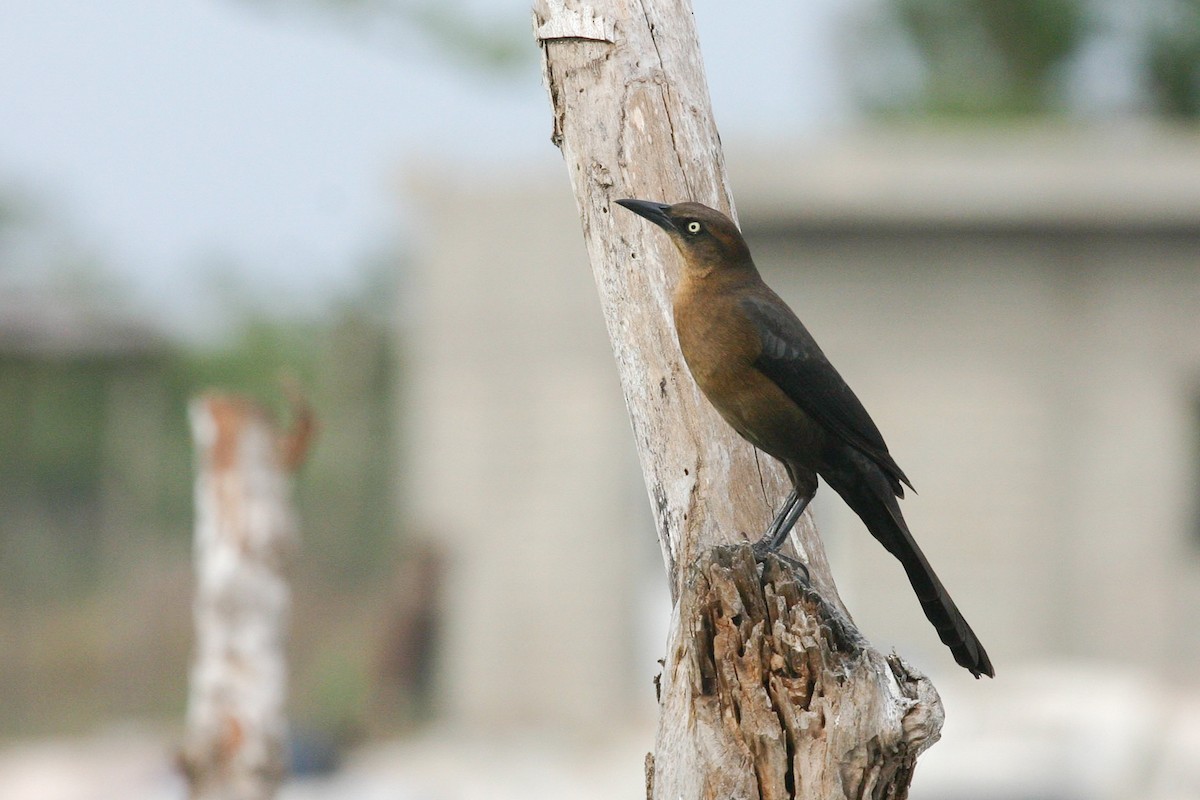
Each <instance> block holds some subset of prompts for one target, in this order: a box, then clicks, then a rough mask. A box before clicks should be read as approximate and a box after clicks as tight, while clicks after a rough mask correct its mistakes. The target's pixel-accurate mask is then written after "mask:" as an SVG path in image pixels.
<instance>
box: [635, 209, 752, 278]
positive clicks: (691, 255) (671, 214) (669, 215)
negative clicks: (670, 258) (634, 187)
mask: <svg viewBox="0 0 1200 800" xmlns="http://www.w3.org/2000/svg"><path fill="white" fill-rule="evenodd" d="M617 203H619V204H620V205H622V206H624V207H625V208H628V209H629V210H630V211H632V212H633V213H635V214H638V215H639V216H642V217H645V218H646V219H648V220H650V221H651V222H653V223H654V224H655V225H657V226H658V227H660V228H662V229H663V230H664V231H666V232H667V235H669V236H670V237H671V241H672V242H673V243H674V244H675V247H676V249H678V250H679V252H680V254H682V255H683V260H684V263H685V264H686V265H687V267H688V268H689V269H699V270H711V269H714V268H715V269H724V268H730V267H747V266H751V265H752V262H751V260H750V249H749V248H748V247H747V246H746V240H745V239H743V238H742V234H741V231H739V230H738V229H737V226H736V225H734V224H733V220H731V219H730V218H729V217H727V216H725V215H724V214H722V213H721V212H720V211H717V210H716V209H712V208H709V207H708V206H705V205H701V204H700V203H676V204H675V205H673V206H672V205H666V204H665V203H656V202H653V201H651V200H618V201H617Z"/></svg>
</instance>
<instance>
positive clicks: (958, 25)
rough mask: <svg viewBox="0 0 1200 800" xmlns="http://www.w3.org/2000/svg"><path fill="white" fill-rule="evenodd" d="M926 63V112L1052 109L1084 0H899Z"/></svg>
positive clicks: (1079, 33)
mask: <svg viewBox="0 0 1200 800" xmlns="http://www.w3.org/2000/svg"><path fill="white" fill-rule="evenodd" d="M896 9H897V11H898V14H899V18H900V21H901V23H902V24H903V26H904V28H905V30H906V31H907V32H908V34H909V35H910V37H911V38H912V41H913V42H914V43H915V44H916V46H917V49H918V51H919V52H920V54H921V59H922V62H923V63H924V65H925V68H926V74H927V78H926V81H925V89H924V98H923V110H924V111H926V112H932V113H940V114H1029V113H1033V112H1038V111H1044V110H1047V109H1050V108H1053V107H1054V105H1055V97H1056V94H1057V91H1056V89H1057V86H1056V84H1057V80H1058V77H1059V73H1060V71H1061V68H1062V65H1063V63H1064V61H1065V60H1066V59H1067V58H1068V57H1069V56H1070V55H1071V54H1072V53H1074V52H1075V51H1076V50H1077V49H1078V47H1079V46H1080V44H1081V42H1082V41H1083V39H1084V35H1085V34H1086V32H1087V31H1086V23H1087V16H1086V12H1085V8H1084V5H1083V3H1081V2H1078V0H896Z"/></svg>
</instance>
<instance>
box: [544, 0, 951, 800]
mask: <svg viewBox="0 0 1200 800" xmlns="http://www.w3.org/2000/svg"><path fill="white" fill-rule="evenodd" d="M534 33H535V36H536V38H537V41H538V44H539V45H540V47H541V49H542V56H543V73H544V79H545V83H546V87H547V89H548V91H549V94H550V101H551V105H552V107H553V112H554V122H553V134H552V138H553V141H554V143H555V144H556V145H557V146H558V147H559V148H560V149H561V151H562V153H563V157H564V159H565V160H566V162H567V169H568V171H569V173H570V178H571V182H572V185H573V187H574V190H575V197H576V201H577V203H578V206H579V213H580V219H581V222H582V225H583V234H584V239H585V240H586V243H587V248H588V254H589V256H590V258H591V263H592V268H593V271H594V272H595V277H596V283H597V286H598V288H599V292H600V302H601V306H602V307H603V310H604V316H605V319H606V321H607V324H608V330H609V335H610V338H611V340H612V345H613V350H614V353H615V356H616V360H617V366H618V369H619V371H620V375H621V382H622V387H623V390H624V394H625V401H626V404H627V406H628V408H629V414H630V417H631V419H632V422H633V429H634V435H635V437H636V440H637V447H638V452H639V456H640V459H641V464H642V470H643V473H644V476H645V480H646V486H647V489H648V491H649V494H650V499H651V502H652V504H653V506H654V510H655V514H656V517H657V523H658V532H659V541H660V543H661V545H662V551H663V557H664V560H665V562H666V565H667V570H668V574H669V578H670V582H671V589H672V595H673V598H674V600H675V610H674V614H673V620H672V625H671V633H670V639H669V641H668V645H667V656H666V662H665V668H664V671H663V678H662V686H661V692H662V694H661V709H660V722H659V731H658V737H657V742H656V744H655V753H654V755H653V757H652V758H651V759H648V770H647V773H648V774H647V777H648V789H649V791H648V795H649V796H650V797H652V798H662V800H679V798H684V800H693V799H696V800H699V799H700V798H721V799H722V800H724V799H725V798H730V797H734V798H759V797H761V798H785V797H800V798H842V797H873V798H891V797H903V796H905V795H906V793H907V787H908V783H909V780H910V778H911V773H912V769H913V765H914V764H915V760H916V758H917V756H918V755H919V754H920V753H921V752H922V751H923V750H924V749H925V748H926V747H928V746H929V745H930V744H932V743H933V742H934V741H936V739H937V737H938V735H939V731H940V728H941V721H942V708H941V703H940V701H939V699H938V697H937V693H936V692H935V691H934V689H933V686H932V685H931V684H930V683H929V681H928V680H927V679H926V678H925V677H924V676H922V675H919V674H918V673H916V672H915V671H913V670H911V669H910V668H908V667H907V666H906V665H905V664H904V663H903V662H901V661H900V660H899V659H898V658H891V659H885V658H884V657H883V656H882V655H880V654H879V653H878V652H877V651H875V650H873V649H872V648H871V647H870V646H869V645H868V644H867V643H866V642H865V641H863V640H862V639H861V637H859V635H858V634H857V632H856V631H855V629H854V628H853V624H852V623H851V622H850V621H849V618H848V616H847V615H846V612H845V609H844V607H843V606H842V604H841V601H840V599H839V598H838V595H837V590H836V587H835V586H834V583H833V580H832V578H831V577H830V572H829V567H828V564H827V562H826V559H825V554H824V550H823V548H822V546H821V542H820V540H819V538H818V537H817V536H816V531H815V530H814V528H813V526H812V523H811V519H809V518H808V517H807V516H806V517H805V519H804V520H803V521H802V523H801V525H799V526H798V527H797V532H796V534H794V535H793V537H792V545H793V547H795V549H796V550H797V552H798V553H799V554H800V556H801V558H802V559H803V560H804V562H805V563H806V564H807V565H808V567H809V570H810V573H811V580H810V581H809V582H808V583H806V584H804V585H801V584H800V583H798V582H797V580H796V578H795V577H794V575H793V574H792V571H791V570H788V569H785V568H782V567H781V566H780V564H778V563H775V562H768V563H767V564H765V565H757V564H756V563H755V561H754V559H753V557H752V556H751V554H750V550H749V547H748V545H747V544H746V540H747V539H754V538H757V537H758V535H759V534H760V533H761V532H762V531H763V530H764V529H765V528H766V525H767V522H768V521H769V520H770V517H771V512H772V509H773V507H774V506H776V505H777V504H779V503H780V502H782V500H783V497H784V495H785V494H786V489H787V486H786V480H785V478H784V476H783V475H782V470H780V469H779V468H778V467H777V466H776V465H774V463H772V462H771V460H770V459H768V458H759V457H758V456H756V454H755V452H754V451H753V449H752V448H751V447H750V446H749V445H747V444H745V443H744V442H743V441H742V440H741V439H739V438H738V437H737V436H736V434H734V433H733V431H732V430H730V429H729V427H728V426H727V425H726V424H725V423H724V422H723V421H722V420H721V419H720V417H718V416H717V414H716V412H715V411H713V410H712V409H711V408H710V407H709V406H708V404H707V403H706V402H705V401H704V400H703V398H702V397H701V396H700V394H699V391H698V390H697V389H696V387H695V385H694V384H693V382H692V379H691V377H690V375H689V374H688V373H687V371H686V368H685V367H684V365H683V363H682V359H681V356H680V354H679V349H678V346H677V344H676V341H675V336H674V333H673V329H672V326H671V323H670V319H671V312H670V308H671V289H672V287H673V286H674V283H675V278H676V272H677V269H678V264H677V260H676V254H675V252H674V249H673V248H672V247H671V245H670V244H669V243H668V242H667V240H666V237H664V236H661V235H657V234H656V233H655V232H654V231H653V230H652V226H649V225H645V224H644V222H643V221H642V220H639V219H637V218H636V217H635V216H634V215H632V214H625V213H620V214H613V213H610V212H611V208H612V201H613V200H614V199H617V198H622V197H638V198H644V199H650V200H660V201H663V202H668V203H673V202H679V201H682V200H697V201H700V202H702V203H706V204H708V205H711V206H713V207H715V208H719V209H722V210H725V211H728V212H730V213H731V215H732V211H733V209H732V201H731V198H730V195H729V188H728V182H727V179H726V175H725V166H724V159H723V156H722V153H721V146H720V140H719V138H718V136H717V132H716V128H715V126H714V124H713V120H712V113H711V110H710V104H709V99H708V89H707V86H706V83H705V78H704V69H703V64H702V62H701V60H700V52H699V46H698V44H697V40H696V32H695V28H694V25H693V20H692V13H691V9H690V7H689V4H688V3H687V2H686V0H639V2H638V3H635V4H634V3H626V2H618V1H617V0H594V1H593V2H587V1H586V0H536V2H535V6H534Z"/></svg>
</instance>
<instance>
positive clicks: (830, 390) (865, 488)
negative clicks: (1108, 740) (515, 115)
mask: <svg viewBox="0 0 1200 800" xmlns="http://www.w3.org/2000/svg"><path fill="white" fill-rule="evenodd" d="M617 202H618V203H620V204H621V205H622V206H624V207H625V208H628V209H629V210H630V211H633V212H634V213H636V214H639V215H641V216H643V217H645V218H646V219H648V220H650V221H651V222H653V223H654V224H655V225H658V226H659V227H660V228H662V229H663V230H665V231H666V232H667V234H668V235H669V236H670V237H671V241H672V242H673V243H674V244H675V247H676V248H677V249H678V250H679V252H680V254H681V255H682V256H683V265H684V266H683V271H682V275H681V277H680V280H679V284H678V286H677V287H676V289H675V296H674V315H675V331H676V333H677V335H678V337H679V347H680V349H681V350H682V351H683V359H684V361H685V362H687V365H688V369H689V370H691V373H692V376H693V377H694V378H695V379H696V383H697V384H698V385H699V386H700V390H701V391H702V392H703V393H704V395H705V397H707V398H708V400H709V402H711V403H712V404H713V406H715V407H716V409H717V411H718V412H720V414H721V416H722V417H723V418H724V419H725V421H726V422H728V423H729V424H730V425H732V426H733V428H734V430H736V431H737V432H738V433H739V434H741V436H742V437H743V438H744V439H746V440H747V441H749V442H750V443H751V444H753V445H754V446H755V447H758V448H759V449H761V450H763V451H765V452H766V453H768V454H770V455H771V456H774V457H775V458H777V459H779V460H780V461H781V462H783V465H784V467H785V468H786V469H787V473H788V476H789V477H790V478H791V480H792V485H793V487H794V488H793V489H792V492H791V494H789V495H788V498H787V500H785V501H784V504H783V507H782V508H781V509H780V511H779V513H778V515H776V517H775V519H774V521H772V523H771V525H770V527H769V528H768V529H767V532H766V533H765V534H764V536H763V537H762V539H761V540H760V541H759V542H758V543H756V544H755V550H756V552H758V553H759V554H760V555H761V554H763V553H765V552H774V551H775V550H777V549H778V548H779V547H781V546H782V545H783V543H784V541H785V540H786V539H787V535H788V532H789V531H790V530H791V529H792V527H793V526H794V525H795V523H796V520H798V519H799V518H800V514H801V513H803V511H804V508H805V506H807V505H808V503H809V501H810V500H812V497H813V495H814V494H815V493H816V491H817V476H818V475H820V476H821V477H822V478H824V479H825V482H826V483H827V484H829V486H831V487H832V488H833V490H834V491H835V492H837V493H838V494H839V495H841V497H842V499H843V500H845V501H846V504H847V505H849V506H850V508H851V509H853V510H854V512H855V513H856V514H858V516H859V517H860V518H861V519H862V521H863V522H864V523H865V524H866V526H867V529H868V530H869V531H870V532H871V534H872V535H873V536H874V537H875V538H876V539H878V540H879V542H880V544H882V545H883V546H884V547H885V548H887V551H888V552H889V553H891V554H892V555H894V556H895V557H896V558H897V559H899V561H900V563H901V564H902V565H903V566H904V571H905V572H906V573H907V574H908V580H909V582H910V583H911V584H912V587H913V590H914V591H915V592H916V594H917V599H919V600H920V601H921V607H922V608H923V609H924V611H925V616H926V617H928V618H929V621H930V622H932V623H933V626H934V628H936V629H937V632H938V635H939V636H940V637H941V639H942V642H943V643H944V644H945V645H946V646H947V647H949V648H950V651H951V652H952V653H953V654H954V660H955V661H957V662H958V663H959V664H960V665H961V666H963V667H966V668H967V669H968V670H970V671H971V673H972V674H973V675H974V676H975V677H976V678H978V677H979V676H980V675H987V676H988V677H992V676H994V675H995V671H994V670H993V669H992V663H991V661H989V660H988V656H987V653H986V652H985V651H984V649H983V645H982V644H980V642H979V639H978V638H977V637H976V636H975V633H974V632H973V631H972V630H971V626H970V625H968V624H967V621H966V620H965V619H963V616H962V614H961V613H960V612H959V610H958V607H957V606H955V605H954V601H953V600H951V599H950V595H949V594H948V593H947V592H946V589H945V587H943V586H942V582H941V581H940V580H938V577H937V575H936V574H934V572H933V568H932V567H930V566H929V562H928V561H927V560H926V559H925V555H924V554H923V553H922V552H921V548H919V547H917V543H916V541H914V540H913V537H912V534H911V533H910V532H909V530H908V525H907V524H906V523H905V521H904V517H903V515H902V514H901V513H900V505H899V503H897V502H896V498H897V497H903V496H904V486H908V487H909V488H910V489H911V488H912V484H911V483H909V480H908V477H907V476H905V474H904V472H903V471H902V470H901V469H900V467H899V466H898V465H897V464H896V462H895V461H894V460H893V459H892V456H891V454H890V453H888V449H887V445H886V444H885V443H884V441H883V436H882V435H880V433H879V429H878V428H877V427H876V426H875V423H874V422H873V421H872V420H871V417H870V416H869V415H868V414H867V411H866V409H865V408H863V405H862V403H861V402H859V400H858V398H857V397H855V395H854V392H853V391H851V390H850V387H849V386H848V385H846V382H845V381H844V380H842V376H841V375H839V374H838V372H837V370H836V369H834V368H833V365H832V364H830V363H829V360H828V359H826V358H825V354H824V353H822V352H821V348H820V347H818V346H817V343H816V340H814V339H813V337H812V335H811V334H809V332H808V330H807V329H805V327H804V325H803V324H802V323H801V322H800V320H799V319H798V318H797V317H796V315H795V314H794V313H792V310H791V309H790V308H788V307H787V305H786V304H785V303H784V302H783V301H782V300H780V299H779V296H778V295H776V294H775V293H774V292H773V291H771V289H770V288H769V287H768V286H767V285H766V284H765V283H763V280H762V278H761V277H760V276H759V274H758V269H757V268H756V267H755V266H754V262H753V261H752V260H751V258H750V249H749V248H748V247H747V246H746V242H745V240H744V239H743V238H742V234H741V233H740V232H739V231H738V229H737V226H735V225H734V224H733V222H732V221H731V220H730V219H729V218H728V217H726V216H725V215H724V214H722V213H720V212H719V211H714V210H713V209H711V208H708V207H707V206H703V205H700V204H699V203H679V204H677V205H665V204H663V203H654V202H650V201H648V200H618V201H617Z"/></svg>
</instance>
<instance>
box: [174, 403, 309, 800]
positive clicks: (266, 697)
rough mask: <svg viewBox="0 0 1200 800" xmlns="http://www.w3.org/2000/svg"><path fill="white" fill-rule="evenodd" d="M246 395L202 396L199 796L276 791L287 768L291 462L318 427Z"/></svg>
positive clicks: (297, 407) (195, 432)
mask: <svg viewBox="0 0 1200 800" xmlns="http://www.w3.org/2000/svg"><path fill="white" fill-rule="evenodd" d="M293 405H294V411H295V421H294V424H293V427H292V430H291V431H289V432H287V433H281V432H280V431H279V430H278V429H277V428H276V426H275V424H274V423H273V422H272V420H271V419H270V416H269V415H268V414H267V413H266V412H264V411H263V410H262V409H260V408H259V407H258V406H256V405H254V404H253V403H251V402H250V401H248V400H245V399H243V398H240V397H235V396H229V395H221V394H208V395H205V396H203V397H199V398H197V399H195V400H193V401H192V404H191V407H190V409H189V411H190V417H191V426H192V437H193V441H194V444H195V450H196V465H197V466H196V490H195V502H196V533H195V542H194V548H195V560H196V599H195V606H194V617H195V624H196V643H195V655H194V660H193V664H192V671H191V684H190V692H189V697H188V712H187V730H186V733H185V738H184V745H183V748H182V752H181V755H180V760H181V762H182V765H183V769H184V773H185V775H186V776H187V779H188V784H189V787H190V792H191V794H190V796H191V797H192V798H193V800H267V798H271V797H274V796H275V793H276V790H277V789H278V787H279V785H280V783H281V782H282V780H283V777H284V774H285V771H286V763H285V762H286V758H285V752H286V741H285V739H286V735H287V723H286V718H285V715H284V704H285V701H286V698H287V662H286V655H285V645H286V641H287V623H288V612H289V609H290V604H291V598H290V592H289V589H288V584H287V580H286V577H285V574H284V573H285V567H286V565H287V561H288V555H289V553H290V552H291V551H292V550H293V548H294V546H295V543H296V520H295V513H294V511H293V508H292V504H291V483H292V471H293V470H294V469H295V468H296V467H297V466H298V465H299V464H300V463H301V462H302V461H303V459H304V455H305V453H306V451H307V449H308V444H309V441H310V439H311V437H312V434H313V430H314V426H313V418H312V414H311V413H310V412H309V410H308V409H307V407H306V406H305V405H304V404H303V402H302V401H299V400H298V399H296V398H294V399H293Z"/></svg>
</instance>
